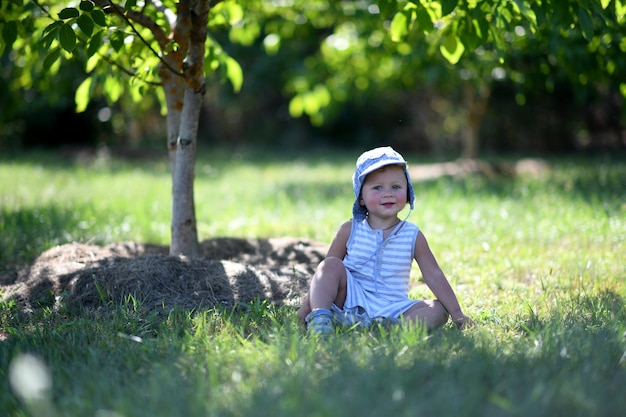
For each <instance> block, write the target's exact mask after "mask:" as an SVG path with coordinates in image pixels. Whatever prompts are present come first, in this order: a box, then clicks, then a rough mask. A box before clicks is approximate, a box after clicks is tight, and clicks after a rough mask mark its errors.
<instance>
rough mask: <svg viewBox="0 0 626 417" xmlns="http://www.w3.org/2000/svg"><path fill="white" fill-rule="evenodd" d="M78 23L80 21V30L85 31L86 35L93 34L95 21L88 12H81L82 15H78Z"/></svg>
mask: <svg viewBox="0 0 626 417" xmlns="http://www.w3.org/2000/svg"><path fill="white" fill-rule="evenodd" d="M76 23H78V27H79V28H80V30H82V31H83V33H84V34H85V35H87V36H91V34H92V33H93V27H94V23H93V20H92V19H91V17H89V16H88V15H86V14H81V15H80V16H78V19H76Z"/></svg>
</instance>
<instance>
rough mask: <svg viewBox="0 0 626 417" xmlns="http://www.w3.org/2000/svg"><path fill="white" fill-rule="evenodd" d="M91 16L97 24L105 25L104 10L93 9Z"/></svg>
mask: <svg viewBox="0 0 626 417" xmlns="http://www.w3.org/2000/svg"><path fill="white" fill-rule="evenodd" d="M90 14H91V18H92V19H93V21H94V22H95V23H96V25H98V26H102V27H105V26H106V25H107V19H106V17H105V15H104V12H103V11H102V10H100V9H94V10H93V11H92V12H91V13H90Z"/></svg>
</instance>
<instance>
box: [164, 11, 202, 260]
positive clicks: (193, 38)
mask: <svg viewBox="0 0 626 417" xmlns="http://www.w3.org/2000/svg"><path fill="white" fill-rule="evenodd" d="M181 3H184V5H182V6H181V7H180V8H179V13H181V12H182V11H183V10H182V9H184V12H185V13H184V14H182V15H181V16H182V17H183V18H182V19H181V21H180V23H181V24H183V25H184V24H185V23H187V22H189V30H188V33H189V51H188V54H187V55H186V59H185V63H184V66H183V74H184V79H185V90H184V100H183V103H182V104H183V106H182V112H181V113H180V115H181V117H180V126H179V133H178V138H177V140H176V157H175V158H174V160H173V171H172V172H173V177H172V240H171V245H170V255H184V256H190V257H195V256H198V253H199V249H198V246H199V245H198V228H197V223H196V210H195V203H194V201H195V200H194V179H195V160H196V145H197V138H198V121H199V119H200V109H201V107H202V99H203V96H204V91H205V81H204V49H205V43H206V36H207V24H208V19H209V10H210V2H209V0H189V1H181ZM187 16H188V17H189V19H186V18H185V17H187ZM168 121H169V120H168ZM168 133H169V132H168ZM171 163H172V162H171Z"/></svg>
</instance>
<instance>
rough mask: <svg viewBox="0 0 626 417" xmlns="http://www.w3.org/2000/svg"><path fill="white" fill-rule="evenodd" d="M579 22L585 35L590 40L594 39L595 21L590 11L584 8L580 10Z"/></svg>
mask: <svg viewBox="0 0 626 417" xmlns="http://www.w3.org/2000/svg"><path fill="white" fill-rule="evenodd" d="M578 23H579V25H580V31H581V32H582V34H583V37H584V38H585V39H586V40H588V41H590V40H591V39H593V34H594V30H593V21H592V20H591V16H589V13H587V11H586V10H585V9H583V8H581V9H579V10H578Z"/></svg>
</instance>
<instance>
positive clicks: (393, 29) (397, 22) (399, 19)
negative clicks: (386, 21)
mask: <svg viewBox="0 0 626 417" xmlns="http://www.w3.org/2000/svg"><path fill="white" fill-rule="evenodd" d="M410 22H411V21H410V19H409V16H407V11H406V10H402V11H400V12H398V13H396V15H395V16H394V17H393V19H392V20H391V26H390V27H389V32H390V34H391V40H392V41H394V42H400V41H401V40H402V39H404V37H405V36H406V35H407V33H409V25H410Z"/></svg>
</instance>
